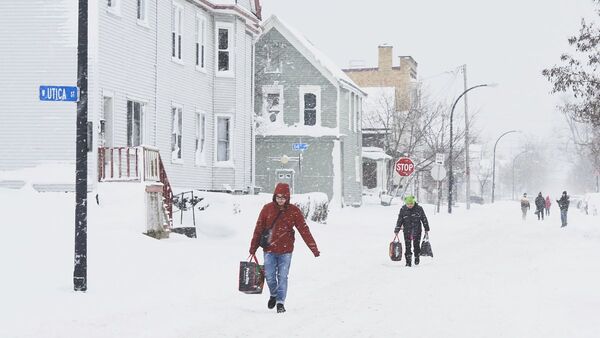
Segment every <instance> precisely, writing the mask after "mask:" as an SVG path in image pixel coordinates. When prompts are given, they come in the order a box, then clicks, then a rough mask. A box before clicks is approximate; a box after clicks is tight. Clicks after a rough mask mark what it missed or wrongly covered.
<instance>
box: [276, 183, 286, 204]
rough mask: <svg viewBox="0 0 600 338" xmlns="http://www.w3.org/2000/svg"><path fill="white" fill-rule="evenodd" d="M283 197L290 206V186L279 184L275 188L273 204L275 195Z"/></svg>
mask: <svg viewBox="0 0 600 338" xmlns="http://www.w3.org/2000/svg"><path fill="white" fill-rule="evenodd" d="M279 194H281V195H283V196H285V205H288V204H290V186H289V185H288V184H287V183H277V186H276V187H275V191H274V192H273V202H275V203H277V202H276V201H275V195H279Z"/></svg>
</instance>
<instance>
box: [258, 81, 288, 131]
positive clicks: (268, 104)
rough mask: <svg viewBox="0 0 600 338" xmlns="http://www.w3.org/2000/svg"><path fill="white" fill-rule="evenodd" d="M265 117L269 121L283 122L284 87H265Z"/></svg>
mask: <svg viewBox="0 0 600 338" xmlns="http://www.w3.org/2000/svg"><path fill="white" fill-rule="evenodd" d="M263 117H264V119H265V122H267V123H278V124H283V87H282V86H264V87H263Z"/></svg>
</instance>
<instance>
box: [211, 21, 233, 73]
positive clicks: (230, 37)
mask: <svg viewBox="0 0 600 338" xmlns="http://www.w3.org/2000/svg"><path fill="white" fill-rule="evenodd" d="M219 29H227V30H228V33H227V49H225V50H220V49H219ZM233 34H234V26H233V24H232V23H229V22H217V23H216V24H215V74H216V76H218V77H234V75H235V72H234V70H233V66H234V64H235V62H234V46H233V43H234V39H233ZM220 51H225V52H228V53H229V69H228V70H219V52H220Z"/></svg>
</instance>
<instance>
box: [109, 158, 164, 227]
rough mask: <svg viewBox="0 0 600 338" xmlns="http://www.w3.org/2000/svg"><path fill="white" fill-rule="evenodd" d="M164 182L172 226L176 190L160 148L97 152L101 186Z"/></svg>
mask: <svg viewBox="0 0 600 338" xmlns="http://www.w3.org/2000/svg"><path fill="white" fill-rule="evenodd" d="M124 181H137V182H161V183H162V184H163V198H164V199H165V209H167V213H168V216H169V226H170V227H172V226H173V189H172V188H171V184H170V183H169V178H168V177H167V171H166V170H165V167H164V165H163V162H162V159H161V158H160V152H159V151H158V149H157V148H153V147H149V146H138V147H112V148H105V147H100V148H98V182H124Z"/></svg>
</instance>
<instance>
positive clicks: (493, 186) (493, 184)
mask: <svg viewBox="0 0 600 338" xmlns="http://www.w3.org/2000/svg"><path fill="white" fill-rule="evenodd" d="M510 133H520V131H518V130H509V131H507V132H505V133H504V134H502V135H500V136H499V137H498V139H497V140H496V143H495V144H494V160H493V164H492V203H494V190H495V189H496V146H498V141H500V139H501V138H502V137H504V135H506V134H510Z"/></svg>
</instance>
